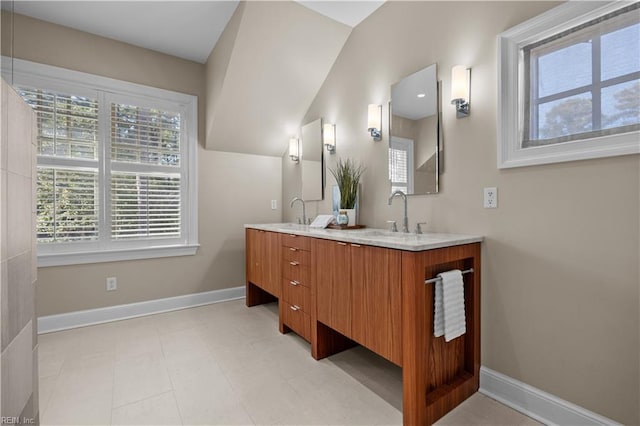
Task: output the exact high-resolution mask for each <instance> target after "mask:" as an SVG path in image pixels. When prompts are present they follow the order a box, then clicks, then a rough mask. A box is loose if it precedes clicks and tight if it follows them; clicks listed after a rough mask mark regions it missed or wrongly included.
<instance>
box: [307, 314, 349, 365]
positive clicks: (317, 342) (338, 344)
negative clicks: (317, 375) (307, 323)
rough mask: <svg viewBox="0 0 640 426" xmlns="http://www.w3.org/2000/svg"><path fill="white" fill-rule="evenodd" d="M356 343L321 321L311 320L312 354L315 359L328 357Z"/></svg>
mask: <svg viewBox="0 0 640 426" xmlns="http://www.w3.org/2000/svg"><path fill="white" fill-rule="evenodd" d="M355 345H356V342H354V341H353V340H351V339H349V338H347V337H345V336H343V335H342V334H340V333H338V332H337V331H335V330H334V329H332V328H330V327H327V326H326V325H324V324H323V323H321V322H319V321H312V322H311V356H313V357H314V358H315V359H317V360H320V359H322V358H326V357H328V356H331V355H333V354H337V353H338V352H342V351H344V350H346V349H349V348H352V347H354V346H355Z"/></svg>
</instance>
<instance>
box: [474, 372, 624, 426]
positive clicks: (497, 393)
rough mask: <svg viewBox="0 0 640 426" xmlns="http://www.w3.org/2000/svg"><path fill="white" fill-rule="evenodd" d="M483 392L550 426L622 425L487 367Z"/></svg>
mask: <svg viewBox="0 0 640 426" xmlns="http://www.w3.org/2000/svg"><path fill="white" fill-rule="evenodd" d="M480 392H481V393H483V394H485V395H487V396H488V397H490V398H493V399H495V400H496V401H499V402H501V403H503V404H504V405H507V406H509V407H511V408H513V409H514V410H517V411H520V412H521V413H523V414H525V415H527V416H529V417H531V418H533V419H535V420H538V421H539V422H542V423H544V424H546V425H619V423H617V422H614V421H613V420H611V419H608V418H606V417H603V416H601V415H599V414H596V413H594V412H591V411H589V410H586V409H584V408H582V407H580V406H578V405H575V404H572V403H570V402H569V401H565V400H563V399H560V398H558V397H557V396H554V395H551V394H549V393H547V392H544V391H542V390H540V389H537V388H534V387H533V386H529V385H528V384H526V383H523V382H520V381H518V380H516V379H513V378H511V377H509V376H505V375H504V374H501V373H498V372H497V371H493V370H491V369H490V368H487V367H484V366H483V367H480Z"/></svg>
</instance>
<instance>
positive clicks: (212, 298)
mask: <svg viewBox="0 0 640 426" xmlns="http://www.w3.org/2000/svg"><path fill="white" fill-rule="evenodd" d="M244 295H245V287H244V286H241V287H232V288H225V289H222V290H212V291H206V292H203V293H193V294H186V295H184V296H176V297H168V298H166V299H156V300H149V301H146V302H138V303H129V304H127V305H117V306H109V307H106V308H97V309H88V310H86V311H76V312H69V313H66V314H58V315H48V316H44V317H39V318H38V334H44V333H52V332H54V331H61V330H68V329H71V328H77V327H86V326H88V325H95V324H102V323H105V322H111V321H119V320H124V319H129V318H136V317H141V316H145V315H151V314H159V313H162V312H169V311H176V310H179V309H185V308H192V307H195V306H202V305H209V304H211V303H217V302H226V301H228V300H235V299H241V298H243V297H244Z"/></svg>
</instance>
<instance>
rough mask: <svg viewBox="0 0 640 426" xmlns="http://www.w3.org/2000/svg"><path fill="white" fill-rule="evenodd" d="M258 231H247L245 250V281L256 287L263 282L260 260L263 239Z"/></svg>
mask: <svg viewBox="0 0 640 426" xmlns="http://www.w3.org/2000/svg"><path fill="white" fill-rule="evenodd" d="M263 232H264V231H260V230H258V229H247V235H246V250H247V281H249V282H250V283H252V284H255V285H257V286H261V283H262V281H263V278H262V277H263V272H262V261H261V259H260V257H261V252H262V251H263V249H262V243H263V238H262V235H261V233H263Z"/></svg>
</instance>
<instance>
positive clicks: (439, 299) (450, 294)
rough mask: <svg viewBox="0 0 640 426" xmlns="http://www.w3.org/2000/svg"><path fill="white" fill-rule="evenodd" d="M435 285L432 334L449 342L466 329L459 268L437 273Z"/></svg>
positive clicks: (462, 284)
mask: <svg viewBox="0 0 640 426" xmlns="http://www.w3.org/2000/svg"><path fill="white" fill-rule="evenodd" d="M438 278H440V279H439V280H438V281H436V283H435V285H436V288H435V298H434V299H435V306H434V315H433V335H434V336H435V337H440V336H442V335H444V340H445V341H446V342H450V341H451V340H453V339H455V338H456V337H459V336H462V335H463V334H464V333H465V332H466V331H467V327H466V322H465V317H464V282H463V281H462V272H461V271H460V270H459V269H454V270H452V271H448V272H443V273H441V274H438Z"/></svg>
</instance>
